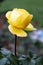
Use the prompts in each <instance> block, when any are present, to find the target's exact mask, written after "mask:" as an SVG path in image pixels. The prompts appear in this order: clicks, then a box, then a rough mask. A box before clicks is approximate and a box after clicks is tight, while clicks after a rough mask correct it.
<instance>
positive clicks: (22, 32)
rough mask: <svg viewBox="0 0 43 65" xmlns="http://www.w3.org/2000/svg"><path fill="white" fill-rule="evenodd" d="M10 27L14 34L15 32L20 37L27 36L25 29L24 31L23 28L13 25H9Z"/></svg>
mask: <svg viewBox="0 0 43 65" xmlns="http://www.w3.org/2000/svg"><path fill="white" fill-rule="evenodd" d="M8 29H9V31H10V32H11V33H12V34H15V35H17V36H19V37H26V36H27V33H26V32H25V31H23V30H22V29H18V28H15V27H14V26H12V25H9V26H8Z"/></svg>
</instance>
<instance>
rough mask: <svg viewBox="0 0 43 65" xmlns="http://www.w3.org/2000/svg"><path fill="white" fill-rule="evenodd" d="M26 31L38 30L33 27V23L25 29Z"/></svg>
mask: <svg viewBox="0 0 43 65" xmlns="http://www.w3.org/2000/svg"><path fill="white" fill-rule="evenodd" d="M25 30H26V31H32V30H36V28H34V27H33V25H32V24H31V23H29V25H28V26H27V27H26V28H25Z"/></svg>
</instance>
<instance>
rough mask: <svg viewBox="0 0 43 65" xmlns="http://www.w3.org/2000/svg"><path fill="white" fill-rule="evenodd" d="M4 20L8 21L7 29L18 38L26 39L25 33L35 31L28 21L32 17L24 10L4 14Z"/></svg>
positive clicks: (15, 9)
mask: <svg viewBox="0 0 43 65" xmlns="http://www.w3.org/2000/svg"><path fill="white" fill-rule="evenodd" d="M6 18H7V19H8V23H9V26H8V29H9V31H10V32H11V33H12V34H15V35H17V36H19V37H26V36H27V33H26V32H25V30H26V31H29V30H35V28H34V27H33V25H32V24H31V23H30V21H31V20H32V18H33V15H32V14H30V13H29V12H27V11H26V10H25V9H17V8H14V9H13V10H12V11H8V12H7V13H6Z"/></svg>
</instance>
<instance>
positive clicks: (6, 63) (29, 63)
mask: <svg viewBox="0 0 43 65" xmlns="http://www.w3.org/2000/svg"><path fill="white" fill-rule="evenodd" d="M4 51H5V52H4ZM6 52H7V53H6ZM0 65H43V56H37V55H35V54H33V53H32V52H29V54H28V56H26V55H22V56H20V55H19V56H15V55H14V54H13V53H12V52H11V51H8V50H6V49H4V48H2V49H1V50H0Z"/></svg>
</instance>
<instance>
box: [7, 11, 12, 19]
mask: <svg viewBox="0 0 43 65" xmlns="http://www.w3.org/2000/svg"><path fill="white" fill-rule="evenodd" d="M10 15H11V11H8V12H7V13H6V18H7V19H10Z"/></svg>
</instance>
